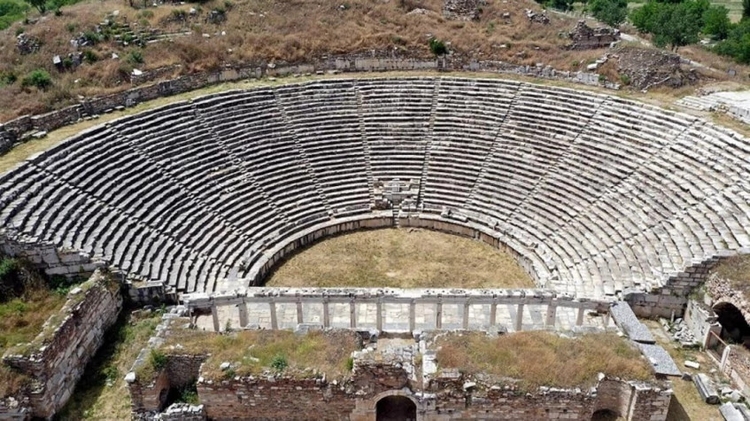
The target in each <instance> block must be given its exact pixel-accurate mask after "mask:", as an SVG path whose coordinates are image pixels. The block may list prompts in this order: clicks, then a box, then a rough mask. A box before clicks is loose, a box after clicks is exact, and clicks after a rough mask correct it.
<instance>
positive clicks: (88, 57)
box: [83, 50, 99, 64]
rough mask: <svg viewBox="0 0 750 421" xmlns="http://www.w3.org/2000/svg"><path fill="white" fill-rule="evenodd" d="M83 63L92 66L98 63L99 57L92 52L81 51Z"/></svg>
mask: <svg viewBox="0 0 750 421" xmlns="http://www.w3.org/2000/svg"><path fill="white" fill-rule="evenodd" d="M83 61H85V62H86V63H89V64H92V63H96V62H97V61H99V55H98V54H96V52H94V51H93V50H83Z"/></svg>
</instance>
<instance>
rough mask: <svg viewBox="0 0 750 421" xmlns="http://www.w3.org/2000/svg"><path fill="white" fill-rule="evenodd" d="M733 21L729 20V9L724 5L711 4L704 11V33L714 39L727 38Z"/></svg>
mask: <svg viewBox="0 0 750 421" xmlns="http://www.w3.org/2000/svg"><path fill="white" fill-rule="evenodd" d="M731 28H732V22H730V21H729V10H728V9H727V8H726V7H724V6H711V7H709V8H708V9H707V10H706V11H705V12H704V13H703V33H704V34H706V35H710V36H712V37H713V38H714V39H719V40H721V39H726V38H727V36H729V30H730V29H731Z"/></svg>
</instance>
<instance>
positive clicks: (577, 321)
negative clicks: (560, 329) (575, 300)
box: [576, 307, 586, 326]
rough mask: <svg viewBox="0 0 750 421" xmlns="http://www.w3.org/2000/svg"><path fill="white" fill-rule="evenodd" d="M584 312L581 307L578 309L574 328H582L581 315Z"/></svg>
mask: <svg viewBox="0 0 750 421" xmlns="http://www.w3.org/2000/svg"><path fill="white" fill-rule="evenodd" d="M585 312H586V309H585V308H583V307H578V316H577V317H576V326H583V314H584V313H585Z"/></svg>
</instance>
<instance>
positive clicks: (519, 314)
mask: <svg viewBox="0 0 750 421" xmlns="http://www.w3.org/2000/svg"><path fill="white" fill-rule="evenodd" d="M522 330H523V303H518V307H517V308H516V332H520V331H522Z"/></svg>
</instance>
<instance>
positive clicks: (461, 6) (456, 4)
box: [443, 0, 487, 20]
mask: <svg viewBox="0 0 750 421" xmlns="http://www.w3.org/2000/svg"><path fill="white" fill-rule="evenodd" d="M486 5H487V2H486V0H445V5H444V6H443V16H445V18H446V19H453V20H478V19H479V17H480V16H481V14H482V6H486Z"/></svg>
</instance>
